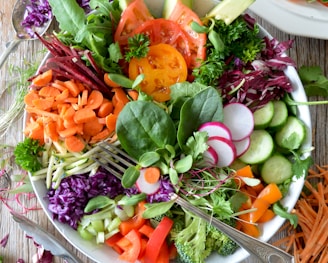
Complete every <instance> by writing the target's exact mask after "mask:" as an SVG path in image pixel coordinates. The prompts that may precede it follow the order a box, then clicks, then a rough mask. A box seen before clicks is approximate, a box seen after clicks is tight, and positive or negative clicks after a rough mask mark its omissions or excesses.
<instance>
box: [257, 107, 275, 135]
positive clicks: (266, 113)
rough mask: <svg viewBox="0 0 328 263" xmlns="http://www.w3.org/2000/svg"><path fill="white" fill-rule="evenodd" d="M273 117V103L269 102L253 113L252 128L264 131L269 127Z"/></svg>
mask: <svg viewBox="0 0 328 263" xmlns="http://www.w3.org/2000/svg"><path fill="white" fill-rule="evenodd" d="M273 115H274V106H273V102H272V101H269V102H268V103H267V104H266V105H265V106H264V107H262V108H260V109H258V110H256V111H255V112H254V128H255V129H265V128H266V127H268V126H269V124H270V122H271V120H272V118H273Z"/></svg>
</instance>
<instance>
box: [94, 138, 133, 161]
mask: <svg viewBox="0 0 328 263" xmlns="http://www.w3.org/2000/svg"><path fill="white" fill-rule="evenodd" d="M99 147H100V148H101V149H103V150H104V151H105V152H106V153H108V154H109V155H110V156H111V157H113V159H116V160H118V161H120V162H121V163H123V164H124V165H126V166H128V167H129V166H133V165H136V164H137V161H136V160H135V159H133V158H132V157H131V156H129V155H128V154H126V153H125V152H124V151H122V150H121V149H118V148H117V147H115V146H112V145H109V144H105V143H102V144H99ZM108 148H110V149H108ZM116 152H117V153H119V154H120V155H119V154H117V153H116ZM121 156H123V157H125V158H126V159H125V158H122V157H121Z"/></svg>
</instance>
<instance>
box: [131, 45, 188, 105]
mask: <svg viewBox="0 0 328 263" xmlns="http://www.w3.org/2000/svg"><path fill="white" fill-rule="evenodd" d="M140 74H144V75H145V78H144V80H143V81H142V83H141V84H140V86H141V90H142V91H143V92H145V93H146V94H148V95H150V96H152V97H153V99H154V100H156V101H159V102H163V101H167V100H169V99H170V86H171V85H173V84H175V83H177V82H183V81H185V80H186V79H187V74H188V69H187V64H186V61H185V59H184V58H183V56H182V55H181V53H180V52H179V51H178V50H177V49H175V48H174V47H172V46H171V45H168V44H158V45H154V46H150V47H149V52H148V54H147V56H146V57H144V58H139V59H138V58H133V59H132V60H131V61H130V64H129V78H130V79H133V80H134V79H135V78H136V77H137V76H138V75H140Z"/></svg>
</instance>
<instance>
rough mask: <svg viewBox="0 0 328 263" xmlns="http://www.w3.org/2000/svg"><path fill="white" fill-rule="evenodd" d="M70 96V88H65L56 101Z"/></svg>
mask: <svg viewBox="0 0 328 263" xmlns="http://www.w3.org/2000/svg"><path fill="white" fill-rule="evenodd" d="M68 97H69V90H68V89H65V90H63V91H61V92H60V93H59V94H58V95H57V96H56V97H55V100H56V101H64V100H65V99H67V98H68Z"/></svg>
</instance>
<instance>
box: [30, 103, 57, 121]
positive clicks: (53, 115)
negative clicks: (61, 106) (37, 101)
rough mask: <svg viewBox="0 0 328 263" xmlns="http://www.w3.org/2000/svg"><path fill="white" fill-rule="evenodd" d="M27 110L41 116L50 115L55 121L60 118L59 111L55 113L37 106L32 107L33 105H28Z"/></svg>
mask: <svg viewBox="0 0 328 263" xmlns="http://www.w3.org/2000/svg"><path fill="white" fill-rule="evenodd" d="M25 110H26V111H27V112H28V113H35V114H37V115H39V116H48V117H50V118H52V119H53V120H55V121H57V120H58V118H59V115H58V114H57V113H53V112H49V111H45V110H40V109H37V108H35V107H31V106H26V107H25Z"/></svg>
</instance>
